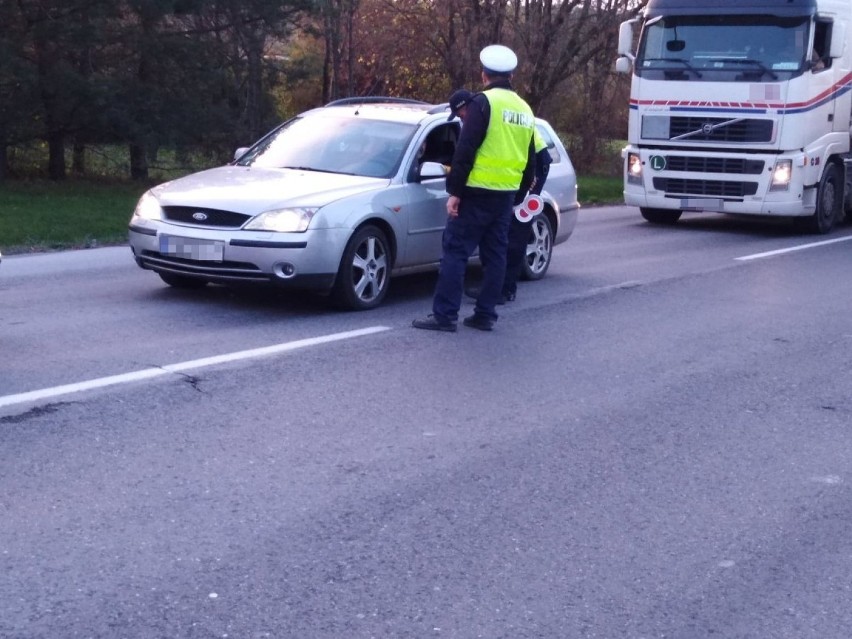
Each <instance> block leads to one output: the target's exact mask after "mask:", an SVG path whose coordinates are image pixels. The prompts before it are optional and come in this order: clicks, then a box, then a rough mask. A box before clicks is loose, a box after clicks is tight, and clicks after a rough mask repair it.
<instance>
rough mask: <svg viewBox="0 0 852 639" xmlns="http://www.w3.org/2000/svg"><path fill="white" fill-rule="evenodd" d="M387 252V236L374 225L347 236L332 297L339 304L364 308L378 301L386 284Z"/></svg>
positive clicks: (387, 272) (366, 308) (380, 300)
mask: <svg viewBox="0 0 852 639" xmlns="http://www.w3.org/2000/svg"><path fill="white" fill-rule="evenodd" d="M390 267H391V253H390V248H389V244H388V240H387V237H386V236H385V234H384V232H383V231H382V230H381V229H379V228H378V227H375V226H372V225H369V226H364V227H362V228H360V229H358V230H357V231H356V232H355V234H354V235H353V236H352V237H351V238H350V239H349V242H348V243H347V245H346V250H345V251H343V259H341V261H340V269H339V270H338V272H337V280H336V281H335V283H334V289H333V290H332V297H333V299H334V301H335V302H336V303H337V304H338V305H339V306H341V307H343V308H347V309H350V310H353V311H365V310H368V309H371V308H375V307H376V306H378V305H379V304H381V303H382V300H383V299H384V298H385V295H386V294H387V292H388V285H389V284H390Z"/></svg>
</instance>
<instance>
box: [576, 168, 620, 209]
mask: <svg viewBox="0 0 852 639" xmlns="http://www.w3.org/2000/svg"><path fill="white" fill-rule="evenodd" d="M577 198H578V199H579V200H580V203H581V204H582V205H583V206H589V205H595V204H623V203H624V185H623V183H622V180H621V178H620V177H618V178H616V177H610V176H599V175H591V176H579V177H578V178H577Z"/></svg>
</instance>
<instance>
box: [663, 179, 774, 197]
mask: <svg viewBox="0 0 852 639" xmlns="http://www.w3.org/2000/svg"><path fill="white" fill-rule="evenodd" d="M654 188H655V189H656V190H658V191H663V192H665V194H666V195H699V196H708V197H736V198H741V197H745V196H748V195H754V194H755V193H757V182H726V181H722V180H681V179H677V178H664V177H658V178H654Z"/></svg>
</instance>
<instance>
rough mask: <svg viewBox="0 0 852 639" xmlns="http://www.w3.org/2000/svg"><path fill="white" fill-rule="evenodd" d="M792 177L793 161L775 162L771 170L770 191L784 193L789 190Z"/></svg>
mask: <svg viewBox="0 0 852 639" xmlns="http://www.w3.org/2000/svg"><path fill="white" fill-rule="evenodd" d="M792 177H793V160H777V161H776V162H775V168H774V169H772V183H771V184H770V185H769V190H770V191H786V190H787V189H788V188H790V179H791V178H792Z"/></svg>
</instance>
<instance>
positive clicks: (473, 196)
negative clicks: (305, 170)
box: [412, 44, 535, 332]
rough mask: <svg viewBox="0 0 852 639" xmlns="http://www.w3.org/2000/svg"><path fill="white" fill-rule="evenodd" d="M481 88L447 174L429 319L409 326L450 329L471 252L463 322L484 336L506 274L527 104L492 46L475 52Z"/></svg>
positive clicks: (530, 148) (529, 176) (530, 121)
mask: <svg viewBox="0 0 852 639" xmlns="http://www.w3.org/2000/svg"><path fill="white" fill-rule="evenodd" d="M479 60H480V62H481V63H482V81H483V84H484V85H485V89H484V90H483V92H482V93H479V94H477V95H475V96H474V97H473V98H472V99H471V100H470V101H469V102H467V104H466V105H465V106H466V112H465V125H464V126H463V127H462V130H461V135H460V136H459V141H458V144H457V146H456V151H455V154H454V155H453V162H452V169H451V170H450V174H449V176H448V177H447V192H448V193H449V198H448V199H447V215H448V216H449V219H448V220H447V226H446V228H445V229H444V236H443V254H442V256H441V267H440V271H439V273H438V283H437V285H436V286H435V294H434V297H433V299H432V314H431V315H429V316H428V317H426V318H425V319H416V320H414V321H413V322H412V325H413V326H414V327H415V328H422V329H427V330H434V331H448V332H453V331H455V330H456V322H457V321H458V313H459V309H460V307H461V298H462V294H463V287H464V275H465V270H466V268H467V261H468V259H469V258H470V256H471V255H472V254H473V251H474V250H475V249H476V247H477V246H478V247H479V258H480V261H481V262H482V267H483V279H482V287H481V289H480V292H479V296H478V297H477V300H476V306H475V307H474V312H473V315H471V316H470V317H466V318H465V319H464V322H463V323H464V325H465V326H469V327H471V328H476V329H479V330H483V331H490V330H492V329H493V327H494V322H495V321H496V320H497V311H496V305H497V302H498V300H499V299H500V297H501V289H502V285H503V279H504V277H505V272H506V250H507V246H508V232H509V222H510V219H511V217H512V207H513V205H515V204H519V203H520V202H521V201H523V198H524V195H525V194H526V192H527V191H528V190H529V188H530V185H531V184H532V181H533V177H534V170H535V146H534V144H533V131H534V128H535V119H534V117H533V112H532V109H531V108H530V106H529V105H528V104H527V103H526V102H525V101H524V100H523V99H522V98H521V97H520V96H519V95H518V94H517V93H515V92H514V91H513V90H512V86H511V76H512V72H513V71H514V70H515V67H517V65H518V58H517V56H516V55H515V53H514V52H513V51H512V50H511V49H509V48H508V47H505V46H502V45H499V44H493V45H490V46H487V47H485V48H484V49H483V50H482V51H481V52H480V54H479Z"/></svg>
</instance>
